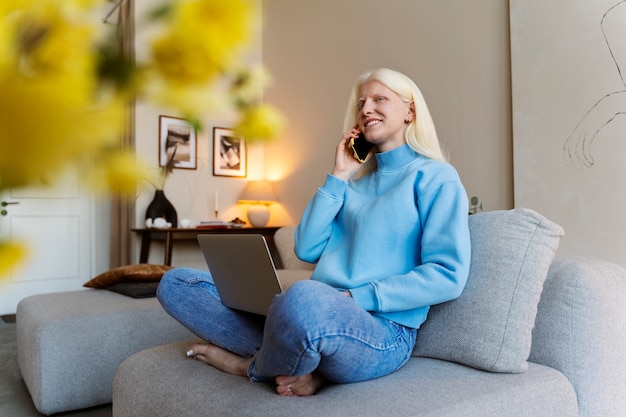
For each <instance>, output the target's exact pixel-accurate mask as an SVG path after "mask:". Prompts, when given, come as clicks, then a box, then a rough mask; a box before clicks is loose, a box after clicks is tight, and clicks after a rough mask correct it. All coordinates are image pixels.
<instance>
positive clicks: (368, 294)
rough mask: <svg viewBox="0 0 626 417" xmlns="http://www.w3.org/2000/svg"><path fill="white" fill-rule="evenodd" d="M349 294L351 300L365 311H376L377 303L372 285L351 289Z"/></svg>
mask: <svg viewBox="0 0 626 417" xmlns="http://www.w3.org/2000/svg"><path fill="white" fill-rule="evenodd" d="M350 294H352V299H354V301H355V302H356V303H357V304H358V305H359V306H361V308H363V309H364V310H365V311H376V309H377V306H378V303H377V302H376V294H375V293H374V287H372V285H370V284H367V285H364V286H362V287H357V288H351V289H350Z"/></svg>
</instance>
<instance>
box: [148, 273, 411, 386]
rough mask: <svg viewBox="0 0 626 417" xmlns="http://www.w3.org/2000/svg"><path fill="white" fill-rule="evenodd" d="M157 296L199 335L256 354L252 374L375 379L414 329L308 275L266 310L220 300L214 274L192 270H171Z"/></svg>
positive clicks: (396, 359)
mask: <svg viewBox="0 0 626 417" xmlns="http://www.w3.org/2000/svg"><path fill="white" fill-rule="evenodd" d="M157 296H158V298H159V301H160V302H161V304H162V305H163V308H164V309H165V310H166V311H167V312H168V313H169V314H170V315H172V316H173V317H174V318H175V319H176V320H178V321H179V322H181V323H182V324H183V325H184V326H185V327H187V328H188V329H190V330H191V331H192V332H194V333H195V334H196V335H198V336H199V337H201V338H202V339H204V340H206V341H208V342H209V343H212V344H215V345H217V346H220V347H222V348H224V349H226V350H228V351H230V352H233V353H235V354H237V355H239V356H242V357H245V358H253V360H252V363H251V365H250V368H249V369H248V376H249V378H250V379H251V380H253V381H271V380H274V378H275V377H276V376H278V375H289V376H300V375H306V374H310V373H313V372H315V373H317V374H318V375H321V376H322V377H323V378H325V379H326V380H328V381H329V382H334V383H348V382H358V381H364V380H369V379H374V378H378V377H381V376H384V375H387V374H390V373H392V372H394V371H395V370H397V369H399V368H400V367H401V366H402V365H404V364H405V363H406V362H407V361H408V360H409V358H410V356H411V352H412V350H413V346H414V344H415V336H416V333H417V330H415V329H410V328H407V327H404V326H401V325H399V324H397V323H394V322H391V321H388V320H386V319H384V318H382V317H379V316H377V315H375V314H371V313H368V312H367V311H365V310H363V309H362V308H361V307H360V306H358V305H357V304H356V303H355V302H354V301H353V300H352V299H351V298H350V297H346V296H345V295H343V294H341V292H339V291H338V290H336V289H335V288H332V287H330V286H328V285H326V284H322V283H320V282H316V281H310V280H306V281H298V282H296V283H295V284H293V285H292V286H291V287H290V288H289V289H288V290H287V291H285V292H283V293H282V294H280V295H277V296H276V298H275V299H274V302H273V304H272V306H271V307H270V310H269V312H268V315H267V317H263V316H258V315H255V314H251V313H245V312H242V311H238V310H232V309H229V308H228V307H225V306H224V305H223V304H222V302H221V301H220V299H219V295H218V293H217V290H216V288H215V284H214V283H213V279H212V277H211V275H210V274H209V273H208V272H205V271H201V270H196V269H190V268H175V269H171V270H169V271H168V272H167V273H166V274H165V275H164V276H163V278H162V280H161V284H160V285H159V288H158V291H157Z"/></svg>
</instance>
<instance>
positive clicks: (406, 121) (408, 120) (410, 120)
mask: <svg viewBox="0 0 626 417" xmlns="http://www.w3.org/2000/svg"><path fill="white" fill-rule="evenodd" d="M412 121H413V119H404V123H407V124H408V123H411V122H412Z"/></svg>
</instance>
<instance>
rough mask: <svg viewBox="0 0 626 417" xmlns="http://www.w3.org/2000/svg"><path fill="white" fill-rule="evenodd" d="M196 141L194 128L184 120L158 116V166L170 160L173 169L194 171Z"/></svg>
mask: <svg viewBox="0 0 626 417" xmlns="http://www.w3.org/2000/svg"><path fill="white" fill-rule="evenodd" d="M197 150H198V139H197V135H196V128H195V126H194V125H193V124H191V123H190V122H188V121H187V120H185V119H179V118H177V117H169V116H159V166H162V167H164V166H166V165H167V162H168V161H169V160H170V159H172V160H173V162H174V168H181V169H196V167H197Z"/></svg>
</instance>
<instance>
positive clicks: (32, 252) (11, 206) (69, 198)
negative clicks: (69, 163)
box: [0, 172, 93, 315]
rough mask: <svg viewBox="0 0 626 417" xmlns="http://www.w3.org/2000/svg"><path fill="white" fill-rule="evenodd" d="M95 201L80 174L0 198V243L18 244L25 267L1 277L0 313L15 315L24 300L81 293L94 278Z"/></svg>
mask: <svg viewBox="0 0 626 417" xmlns="http://www.w3.org/2000/svg"><path fill="white" fill-rule="evenodd" d="M92 208H93V198H92V197H91V195H90V193H89V192H87V191H85V190H84V189H83V188H81V186H80V185H79V180H78V173H77V172H71V173H69V174H66V175H64V176H63V177H62V178H61V179H60V180H59V181H58V182H57V183H56V184H55V185H54V186H51V187H46V188H24V189H15V190H11V191H9V192H7V193H5V194H0V240H5V239H8V240H10V241H12V242H22V243H23V244H24V245H25V246H26V248H27V251H28V255H27V256H28V257H27V259H26V262H24V263H22V264H21V265H20V266H19V267H18V268H17V269H15V270H14V271H12V273H11V274H10V275H8V276H6V275H5V276H0V314H2V315H4V314H14V313H15V311H16V308H17V304H18V303H19V302H20V300H22V299H23V298H25V297H27V296H30V295H33V294H41V293H50V292H59V291H69V290H76V289H80V288H82V284H83V283H84V282H86V281H87V280H88V279H89V278H90V277H91V276H92V264H93V261H92V260H93V254H92V242H91V241H92V229H93V226H92V223H93V222H92V212H93V210H92Z"/></svg>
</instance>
